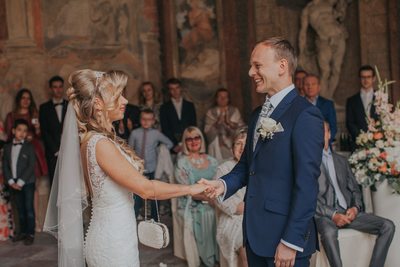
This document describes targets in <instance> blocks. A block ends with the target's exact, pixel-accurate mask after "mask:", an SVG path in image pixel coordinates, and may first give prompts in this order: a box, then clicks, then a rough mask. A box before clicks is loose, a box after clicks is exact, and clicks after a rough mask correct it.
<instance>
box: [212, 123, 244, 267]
mask: <svg viewBox="0 0 400 267" xmlns="http://www.w3.org/2000/svg"><path fill="white" fill-rule="evenodd" d="M246 137H247V128H242V129H240V130H238V131H237V133H236V135H235V136H234V138H233V146H232V151H233V159H230V160H228V161H225V162H224V163H222V164H221V165H219V166H218V168H217V172H216V174H215V179H218V178H220V177H221V176H223V175H225V174H227V173H229V172H230V171H231V170H232V169H233V167H235V165H236V163H238V161H239V159H240V156H241V155H242V153H243V149H244V146H245V144H246ZM245 193H246V187H243V188H242V189H240V190H239V191H237V192H236V193H235V194H234V195H233V196H231V197H230V198H228V199H227V200H225V201H223V202H218V201H216V202H215V203H216V205H217V208H218V209H219V210H221V213H220V215H219V218H218V223H217V242H218V245H219V248H220V250H221V253H222V256H223V257H224V258H225V260H226V261H227V265H228V266H234V267H236V266H242V267H247V257H246V249H245V248H244V246H243V233H242V221H243V211H244V202H243V199H244V195H245ZM221 267H224V266H223V265H222V259H221Z"/></svg>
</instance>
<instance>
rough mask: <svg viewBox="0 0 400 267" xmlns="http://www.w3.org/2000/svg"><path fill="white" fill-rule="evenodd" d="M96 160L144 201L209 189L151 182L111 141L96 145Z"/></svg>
mask: <svg viewBox="0 0 400 267" xmlns="http://www.w3.org/2000/svg"><path fill="white" fill-rule="evenodd" d="M96 160H97V162H98V164H99V166H100V168H101V169H102V170H103V171H104V172H105V173H106V174H107V175H108V176H110V177H111V179H113V180H114V181H115V182H116V183H118V184H120V185H121V186H123V187H125V188H127V189H128V190H130V191H131V192H133V193H135V194H137V195H139V196H140V197H142V198H144V199H154V197H156V198H157V199H159V200H163V199H169V198H174V197H180V196H185V195H195V194H199V193H201V192H203V191H204V190H205V189H206V188H207V187H206V186H204V185H200V184H194V185H180V184H168V183H164V182H160V181H154V180H152V181H150V180H148V179H147V178H146V177H144V176H143V175H141V174H140V173H139V172H138V171H137V170H136V169H135V168H134V167H133V166H132V164H130V163H129V162H128V160H127V159H126V158H125V157H124V156H123V155H122V154H121V152H120V151H119V150H118V149H117V148H116V146H115V145H114V144H113V143H112V142H111V141H109V140H106V139H102V140H100V141H99V142H97V144H96Z"/></svg>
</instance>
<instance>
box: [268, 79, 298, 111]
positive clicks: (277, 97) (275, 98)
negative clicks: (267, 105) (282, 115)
mask: <svg viewBox="0 0 400 267" xmlns="http://www.w3.org/2000/svg"><path fill="white" fill-rule="evenodd" d="M293 89H294V84H293V83H292V84H291V85H289V86H288V87H286V88H284V89H283V90H281V91H279V92H278V93H276V94H274V95H273V96H271V97H270V98H269V101H270V102H271V104H272V106H273V107H274V108H276V107H277V106H278V105H279V103H280V102H281V101H282V99H284V98H285V96H286V95H287V94H289V93H290V91H292V90H293ZM267 98H268V95H267V96H266V97H265V99H267Z"/></svg>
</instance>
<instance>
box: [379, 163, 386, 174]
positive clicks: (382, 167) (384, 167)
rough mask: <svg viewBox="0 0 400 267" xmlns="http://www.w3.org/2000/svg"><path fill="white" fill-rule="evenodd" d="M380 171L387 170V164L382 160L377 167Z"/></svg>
mask: <svg viewBox="0 0 400 267" xmlns="http://www.w3.org/2000/svg"><path fill="white" fill-rule="evenodd" d="M378 171H380V172H381V173H386V172H387V164H386V162H384V163H383V164H382V165H381V166H380V167H379V169H378Z"/></svg>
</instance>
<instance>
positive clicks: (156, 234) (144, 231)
mask: <svg viewBox="0 0 400 267" xmlns="http://www.w3.org/2000/svg"><path fill="white" fill-rule="evenodd" d="M156 210H157V218H158V222H156V221H154V220H153V219H151V220H147V200H145V202H144V221H141V222H140V223H139V225H138V237H139V241H140V243H142V244H143V245H145V246H148V247H152V248H156V249H160V248H166V247H167V246H168V244H169V231H168V228H167V226H166V225H165V224H163V223H161V222H160V214H159V213H158V204H157V201H156Z"/></svg>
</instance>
